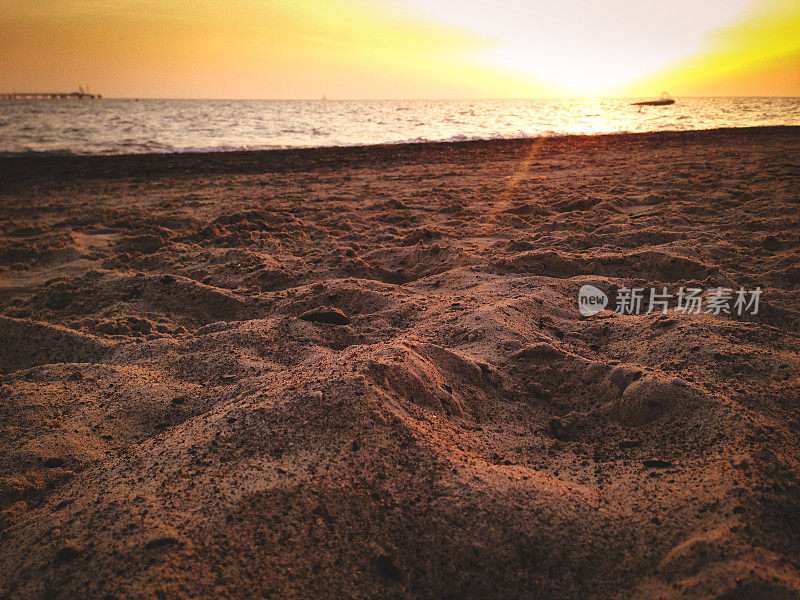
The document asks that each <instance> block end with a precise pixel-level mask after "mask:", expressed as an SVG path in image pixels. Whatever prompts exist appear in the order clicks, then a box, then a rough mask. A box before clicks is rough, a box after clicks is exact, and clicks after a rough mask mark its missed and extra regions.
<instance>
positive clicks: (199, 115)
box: [0, 97, 800, 155]
mask: <svg viewBox="0 0 800 600" xmlns="http://www.w3.org/2000/svg"><path fill="white" fill-rule="evenodd" d="M634 100H637V99H633V98H627V99H618V98H617V99H565V100H554V99H547V100H294V101H285V100H117V99H102V100H0V154H2V155H15V154H29V153H52V154H133V153H147V152H192V151H199V152H207V151H225V150H243V149H271V148H307V147H315V146H349V145H366V144H387V143H388V144H392V143H402V142H425V141H459V140H474V139H492V138H520V137H539V136H558V135H568V134H596V133H617V132H647V131H682V130H692V129H714V128H719V127H748V126H755V125H800V98H753V97H746V98H676V103H675V104H674V105H671V106H665V107H645V108H643V109H641V110H639V109H638V108H637V107H635V106H631V104H630V103H631V102H632V101H634Z"/></svg>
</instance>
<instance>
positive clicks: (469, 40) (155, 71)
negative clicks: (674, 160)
mask: <svg viewBox="0 0 800 600" xmlns="http://www.w3.org/2000/svg"><path fill="white" fill-rule="evenodd" d="M0 56H2V60H0V88H1V89H0V91H61V90H72V89H75V88H76V87H77V85H78V84H81V83H83V84H87V85H89V87H90V88H91V89H92V90H93V91H97V92H100V93H103V94H104V95H106V96H117V97H171V98H179V97H180V98H185V97H196V98H318V97H320V96H322V95H323V94H326V95H327V96H328V97H329V98H452V97H462V98H465V97H546V96H585V95H614V96H616V95H626V96H640V95H641V96H650V95H654V94H655V95H657V94H658V93H659V92H661V91H662V90H663V89H666V90H669V91H670V92H671V93H672V94H673V95H684V96H685V95H792V96H800V1H798V0H669V1H668V2H642V1H641V0H559V1H558V2H553V1H552V0H491V1H489V0H373V1H372V2H369V1H367V0H227V1H222V0H169V1H165V0H37V1H35V2H32V1H31V0H2V1H1V2H0Z"/></svg>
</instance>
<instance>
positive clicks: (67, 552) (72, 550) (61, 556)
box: [56, 543, 82, 563]
mask: <svg viewBox="0 0 800 600" xmlns="http://www.w3.org/2000/svg"><path fill="white" fill-rule="evenodd" d="M81 552H82V551H81V549H80V548H79V547H78V546H77V545H75V544H73V543H66V544H64V545H62V546H61V547H60V548H59V549H58V550H56V562H58V563H65V562H69V561H71V560H75V559H76V558H78V557H79V556H80V555H81Z"/></svg>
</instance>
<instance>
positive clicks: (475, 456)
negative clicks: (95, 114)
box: [0, 128, 800, 600]
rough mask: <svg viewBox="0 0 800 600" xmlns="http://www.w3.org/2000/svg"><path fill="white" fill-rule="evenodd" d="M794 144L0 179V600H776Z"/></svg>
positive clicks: (394, 155) (792, 466)
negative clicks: (613, 299) (625, 300)
mask: <svg viewBox="0 0 800 600" xmlns="http://www.w3.org/2000/svg"><path fill="white" fill-rule="evenodd" d="M799 134H800V130H798V128H771V129H752V130H725V131H723V130H720V131H713V132H696V133H676V134H648V135H621V136H601V137H576V138H560V139H550V140H546V141H531V140H528V141H524V140H518V141H493V142H471V143H463V144H461V143H459V144H426V145H409V146H393V147H377V148H350V149H322V150H307V151H281V152H267V153H264V152H261V153H256V152H253V153H230V154H228V153H221V154H206V155H173V156H138V157H106V158H78V157H71V158H70V157H61V158H20V159H11V158H5V159H2V160H0V185H1V186H2V188H0V206H2V216H1V217H0V218H1V219H2V221H0V223H1V224H0V228H1V231H2V239H0V242H1V244H2V245H1V246H0V265H1V266H2V267H1V268H2V270H1V271H0V275H1V278H2V279H1V282H2V287H0V311H2V316H0V348H2V349H0V373H2V380H0V510H1V511H2V514H0V531H2V533H0V545H1V546H2V552H1V553H0V597H2V598H9V599H11V598H14V599H16V598H22V599H25V598H107V599H111V598H117V599H120V600H122V599H134V598H137V599H138V598H209V599H225V598H237V599H238V598H277V599H290V598H309V599H319V598H453V599H462V598H580V599H590V598H619V599H623V598H624V599H632V598H642V599H644V598H648V599H649V598H666V599H669V598H692V599H701V598H725V599H735V598H742V599H747V598H765V599H773V598H780V599H783V598H797V597H798V594H799V593H800V576H799V575H798V569H799V568H800V550H799V549H800V494H799V492H800V487H799V482H798V474H800V455H799V454H798V435H799V434H800V415H798V403H800V378H799V377H798V367H799V366H800V360H799V357H798V339H799V338H800V335H799V334H798V327H799V326H800V318H799V316H800V297H799V296H798V287H799V286H800V190H799V188H800V183H799V182H800V158H799V157H800V135H799ZM585 283H592V284H594V285H596V286H598V287H600V288H601V289H603V290H605V291H606V292H609V293H611V294H612V295H613V293H614V291H615V290H618V289H619V288H620V287H622V286H631V285H639V286H642V287H650V286H659V287H660V286H668V287H669V288H670V290H676V289H677V288H678V287H679V286H681V285H684V286H688V285H697V286H700V287H704V288H711V287H716V286H726V287H738V286H744V287H746V288H753V287H755V286H757V285H760V286H761V287H762V288H763V290H764V292H763V296H762V300H761V311H760V312H759V314H758V315H756V316H747V317H744V318H740V317H738V316H736V315H733V316H729V315H720V316H717V315H711V314H701V315H683V314H670V315H669V316H668V317H664V316H662V315H656V314H651V315H618V314H616V313H613V312H610V311H606V312H604V313H601V314H600V315H597V316H594V317H588V318H587V317H581V316H580V314H579V312H578V310H577V304H576V295H577V291H578V289H579V288H580V286H581V285H583V284H585ZM676 378H677V379H676ZM626 386H627V387H626ZM622 388H626V389H625V391H624V393H623V392H622Z"/></svg>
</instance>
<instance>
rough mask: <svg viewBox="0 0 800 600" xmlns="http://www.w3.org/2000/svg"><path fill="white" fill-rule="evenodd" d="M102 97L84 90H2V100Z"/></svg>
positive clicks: (0, 97) (92, 98)
mask: <svg viewBox="0 0 800 600" xmlns="http://www.w3.org/2000/svg"><path fill="white" fill-rule="evenodd" d="M100 98H102V96H101V95H100V94H90V93H89V92H85V91H83V90H81V91H78V92H0V100H32V99H47V100H56V99H61V100H64V99H77V100H97V99H100Z"/></svg>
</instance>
